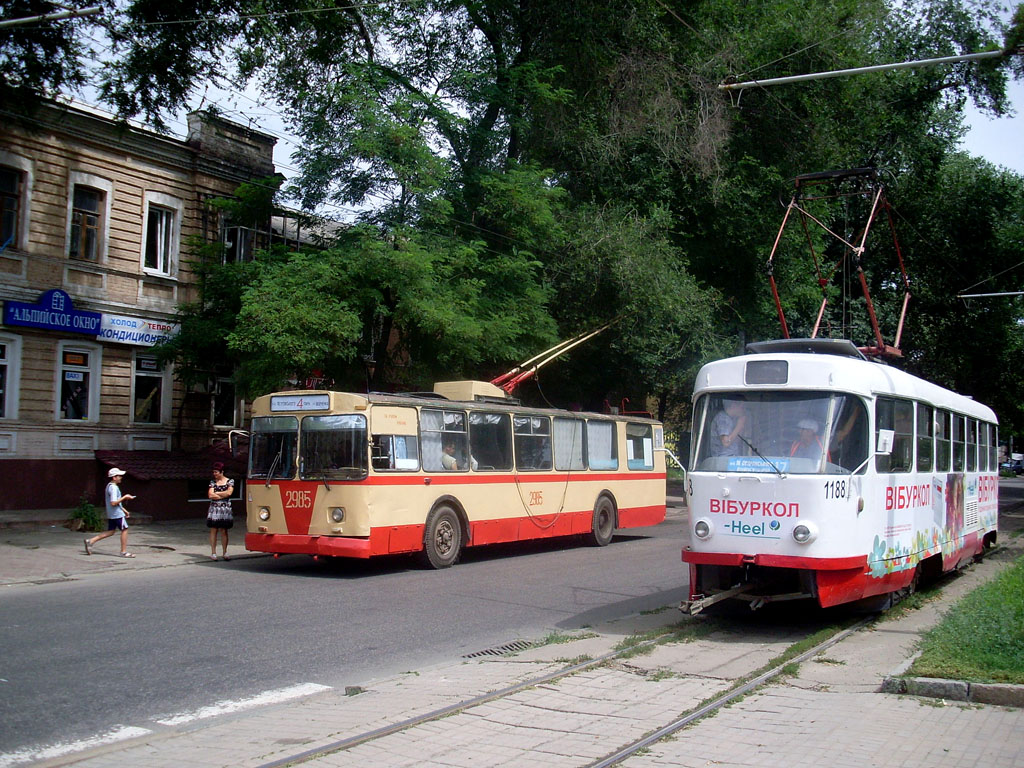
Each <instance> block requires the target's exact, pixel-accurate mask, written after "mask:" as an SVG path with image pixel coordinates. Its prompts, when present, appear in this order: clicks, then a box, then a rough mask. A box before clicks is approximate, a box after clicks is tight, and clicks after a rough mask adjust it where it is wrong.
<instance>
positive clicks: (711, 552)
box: [682, 339, 999, 613]
mask: <svg viewBox="0 0 1024 768" xmlns="http://www.w3.org/2000/svg"><path fill="white" fill-rule="evenodd" d="M747 350H748V354H746V355H742V356H739V357H733V358H728V359H725V360H719V361H717V362H713V363H709V364H708V365H706V366H704V367H703V368H702V369H701V371H700V373H699V374H698V377H697V382H696V386H695V389H694V395H693V403H694V411H693V440H692V455H691V461H690V467H691V469H690V471H689V473H688V475H687V481H686V493H687V501H688V504H689V510H690V536H691V543H690V545H689V546H688V547H686V548H685V549H684V550H683V561H684V562H686V563H687V564H689V568H690V598H689V600H688V601H686V602H685V603H684V604H683V606H682V607H683V610H684V611H687V612H690V613H696V612H698V611H699V610H701V609H703V608H704V607H706V606H707V605H710V604H712V603H714V602H718V601H719V600H723V599H727V598H740V599H744V600H748V601H750V602H751V603H752V607H754V608H756V607H759V606H760V605H763V604H764V603H766V602H772V601H778V600H789V599H798V598H811V599H814V600H816V601H817V602H818V603H819V604H820V605H821V606H823V607H827V606H832V605H837V604H840V603H848V602H851V601H857V600H864V599H867V598H877V602H879V603H882V604H883V605H884V604H886V603H887V602H889V601H890V599H891V597H892V596H893V595H894V594H897V593H900V592H901V591H905V590H908V589H912V588H913V587H914V585H916V583H917V580H918V578H919V577H920V576H922V575H925V576H933V575H937V574H939V573H941V572H944V571H949V570H951V569H954V568H956V567H958V566H959V565H961V564H962V563H965V562H968V561H970V560H971V559H972V558H973V557H975V556H977V555H979V554H981V552H982V551H983V550H984V549H985V548H986V547H989V546H991V545H993V544H994V543H995V540H996V535H997V524H996V523H997V500H998V474H999V472H998V450H997V446H998V432H997V419H996V416H995V414H994V413H993V411H992V410H991V409H990V408H987V407H986V406H984V405H982V404H980V403H978V402H975V401H974V400H972V399H971V398H969V397H965V396H963V395H958V394H956V393H955V392H951V391H949V390H947V389H943V388H942V387H939V386H936V385H934V384H931V383H929V382H927V381H924V380H922V379H920V378H917V377H915V376H912V375H910V374H908V373H906V372H903V371H900V370H898V369H896V368H893V367H890V366H887V365H885V364H882V363H879V362H875V361H872V360H868V359H867V358H866V357H864V355H863V354H861V352H860V351H858V350H857V348H856V347H855V346H854V345H853V344H852V343H850V342H849V341H845V340H839V339H784V340H781V341H772V342H760V343H757V344H750V345H748V347H747Z"/></svg>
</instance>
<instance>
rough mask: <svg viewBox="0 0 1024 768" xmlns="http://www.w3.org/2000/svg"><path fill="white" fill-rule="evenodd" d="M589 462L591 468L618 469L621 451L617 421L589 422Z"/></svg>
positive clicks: (592, 420)
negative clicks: (617, 434) (617, 443)
mask: <svg viewBox="0 0 1024 768" xmlns="http://www.w3.org/2000/svg"><path fill="white" fill-rule="evenodd" d="M587 464H588V466H589V467H590V468H591V469H618V468H619V452H618V446H617V445H616V440H615V422H613V421H597V420H596V419H591V420H589V421H588V422H587Z"/></svg>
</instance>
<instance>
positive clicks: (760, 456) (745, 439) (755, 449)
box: [736, 435, 785, 477]
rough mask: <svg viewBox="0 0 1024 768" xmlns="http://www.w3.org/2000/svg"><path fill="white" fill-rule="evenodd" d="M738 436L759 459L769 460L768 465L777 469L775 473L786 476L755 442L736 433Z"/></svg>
mask: <svg viewBox="0 0 1024 768" xmlns="http://www.w3.org/2000/svg"><path fill="white" fill-rule="evenodd" d="M736 437H738V438H739V439H740V440H742V441H743V444H744V445H746V446H747V448H749V449H750V450H752V451H753V452H754V453H756V454H757V457H758V458H759V459H761V460H762V461H765V462H767V463H768V466H770V467H771V468H772V469H774V470H775V474H777V475H778V476H779V477H785V475H784V474H782V470H781V469H779V468H778V467H777V466H775V464H774V462H773V461H772V460H771V459H769V458H768V457H767V456H765V455H764V454H763V453H761V452H760V451H759V450H757V448H756V447H754V444H753V443H752V442H750V441H749V440H747V438H745V437H744V436H743V435H736Z"/></svg>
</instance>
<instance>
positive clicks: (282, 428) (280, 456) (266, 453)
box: [249, 416, 299, 478]
mask: <svg viewBox="0 0 1024 768" xmlns="http://www.w3.org/2000/svg"><path fill="white" fill-rule="evenodd" d="M251 434H252V436H251V437H250V438H249V442H250V447H249V477H267V475H270V476H271V477H289V478H290V477H294V476H295V453H296V447H297V446H298V442H299V420H298V419H296V418H295V417H294V416H261V417H259V418H255V419H253V420H252V433H251Z"/></svg>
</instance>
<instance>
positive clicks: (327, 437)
mask: <svg viewBox="0 0 1024 768" xmlns="http://www.w3.org/2000/svg"><path fill="white" fill-rule="evenodd" d="M368 458H369V451H368V450H367V440H366V417H365V416H363V415H362V414H355V413H345V414H339V415H337V416H307V417H306V418H304V419H303V420H302V440H301V442H300V444H299V476H300V477H301V478H302V479H303V480H352V479H356V478H362V477H365V476H366V473H367V470H368V464H369V461H368Z"/></svg>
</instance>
